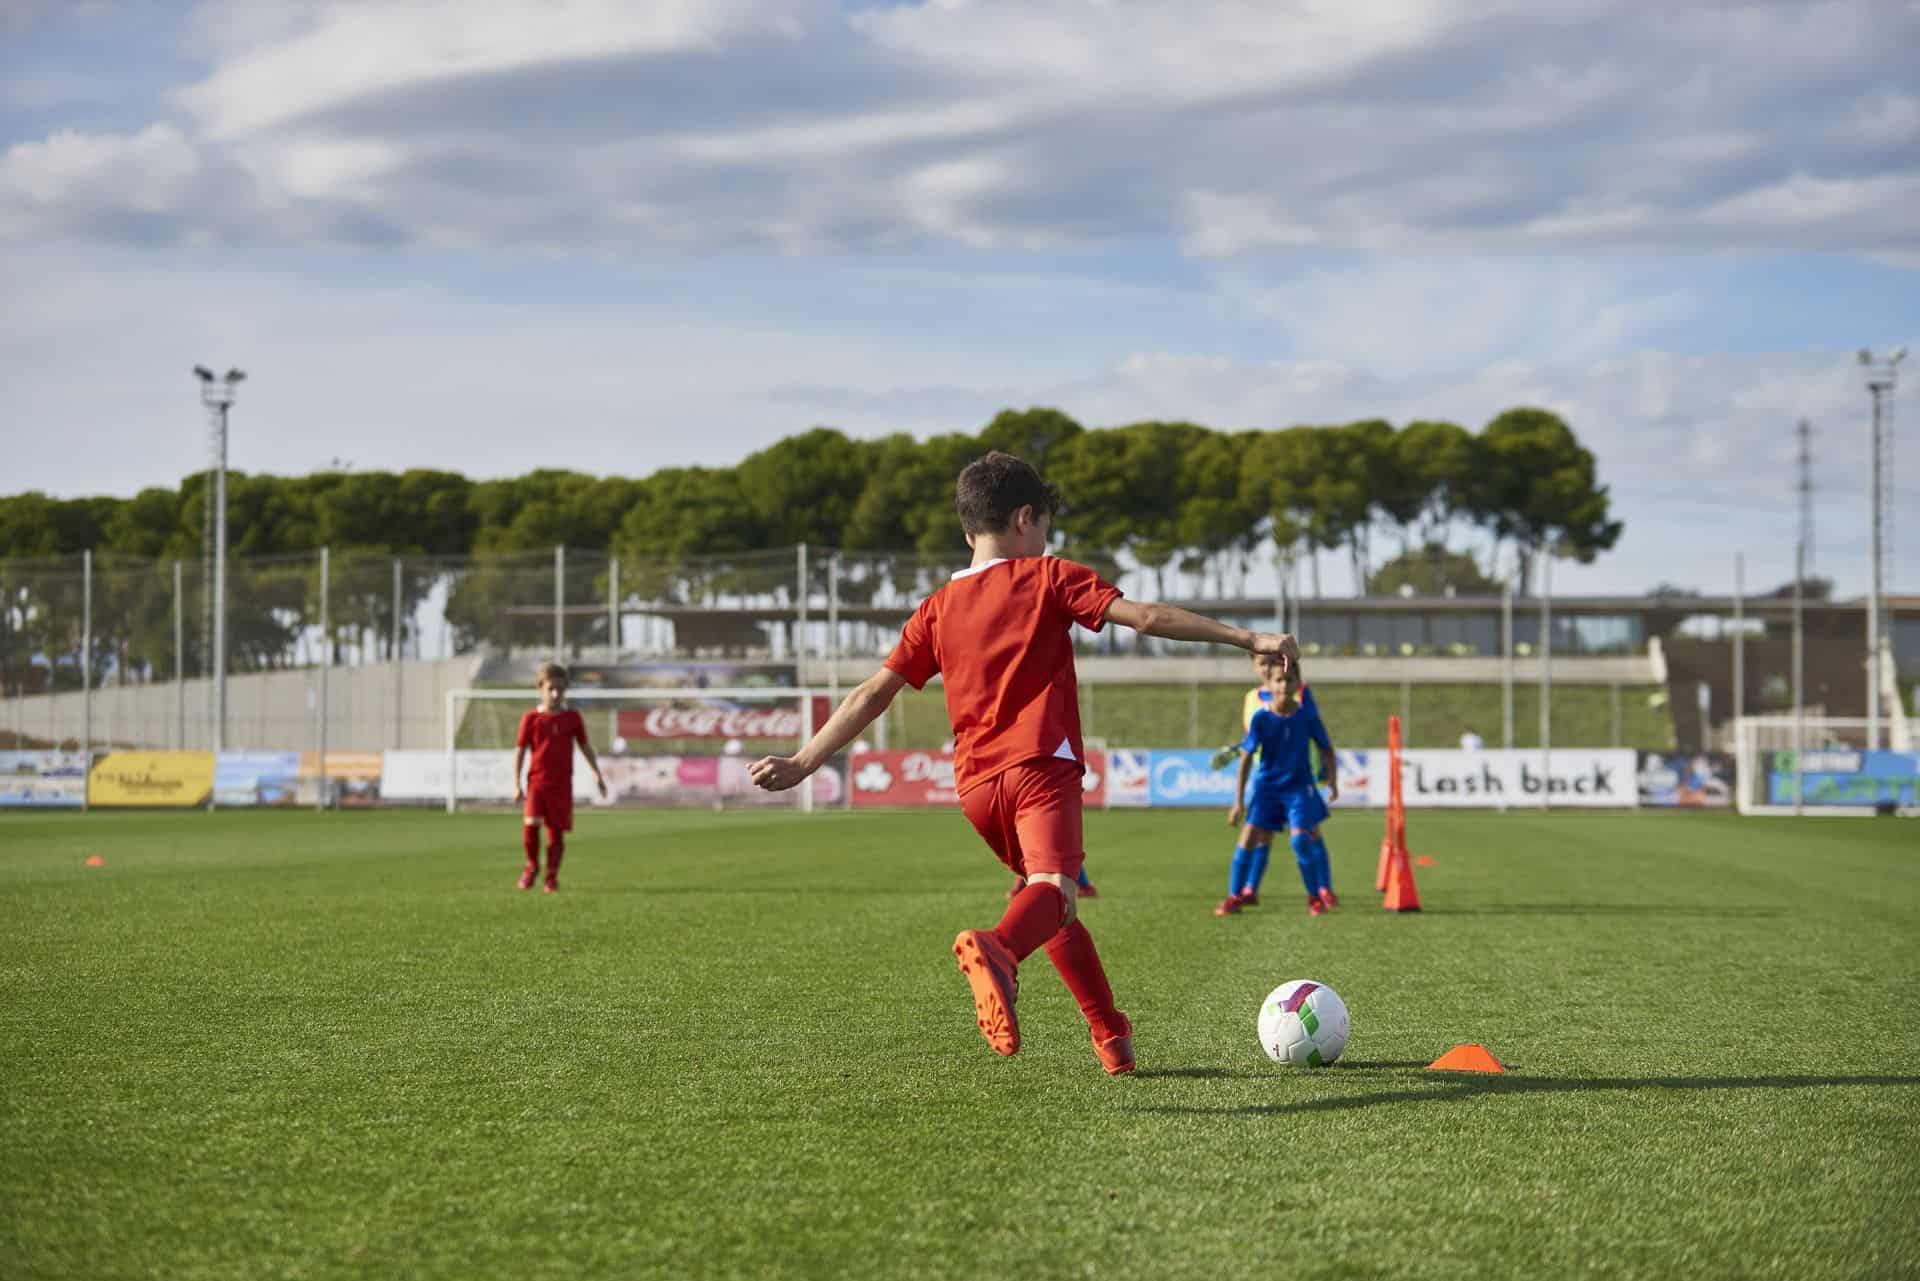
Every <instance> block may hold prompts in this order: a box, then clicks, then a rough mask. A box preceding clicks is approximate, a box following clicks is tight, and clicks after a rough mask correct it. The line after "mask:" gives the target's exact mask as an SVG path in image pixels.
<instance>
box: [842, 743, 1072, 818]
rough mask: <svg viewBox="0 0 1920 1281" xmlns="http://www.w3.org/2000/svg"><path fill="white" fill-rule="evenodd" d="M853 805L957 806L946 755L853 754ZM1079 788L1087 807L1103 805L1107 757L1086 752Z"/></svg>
mask: <svg viewBox="0 0 1920 1281" xmlns="http://www.w3.org/2000/svg"><path fill="white" fill-rule="evenodd" d="M849 771H850V773H851V775H852V787H853V804H854V805H855V807H857V808H867V807H878V806H883V805H911V806H924V805H958V804H959V803H960V794H959V793H958V792H956V791H955V790H954V785H953V754H952V753H950V752H923V751H912V752H897V751H896V752H856V753H855V754H854V755H853V757H852V760H851V764H850V765H849ZM1080 787H1081V792H1082V795H1083V796H1084V797H1085V802H1086V805H1087V806H1088V807H1089V808H1097V807H1099V806H1103V805H1105V804H1107V754H1106V753H1105V752H1102V751H1091V750H1090V751H1088V753H1087V772H1086V773H1085V774H1084V775H1083V776H1082V777H1081V780H1080Z"/></svg>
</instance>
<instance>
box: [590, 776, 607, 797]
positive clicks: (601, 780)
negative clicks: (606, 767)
mask: <svg viewBox="0 0 1920 1281" xmlns="http://www.w3.org/2000/svg"><path fill="white" fill-rule="evenodd" d="M593 781H594V782H596V783H598V784H599V785H600V799H601V800H603V801H604V800H606V799H607V776H606V775H605V774H602V773H601V772H600V771H599V770H595V771H594V772H593Z"/></svg>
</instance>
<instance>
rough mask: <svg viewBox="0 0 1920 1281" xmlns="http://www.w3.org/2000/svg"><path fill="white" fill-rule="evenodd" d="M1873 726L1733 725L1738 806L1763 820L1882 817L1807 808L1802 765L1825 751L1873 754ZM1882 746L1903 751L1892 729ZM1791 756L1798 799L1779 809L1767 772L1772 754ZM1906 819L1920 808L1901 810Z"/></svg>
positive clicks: (1863, 722)
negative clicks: (1891, 737)
mask: <svg viewBox="0 0 1920 1281" xmlns="http://www.w3.org/2000/svg"><path fill="white" fill-rule="evenodd" d="M1872 732H1873V725H1872V722H1870V721H1868V720H1867V719H1866V718H1865V717H1860V716H1743V717H1741V718H1740V719H1739V720H1736V721H1735V722H1733V741H1734V802H1735V805H1736V808H1737V809H1738V810H1739V812H1740V813H1742V814H1746V815H1753V816H1761V817H1768V816H1771V817H1779V816H1787V817H1792V816H1794V815H1802V816H1808V815H1811V816H1814V817H1819V818H1872V817H1874V816H1875V815H1877V814H1879V813H1880V809H1879V807H1877V806H1872V805H1805V804H1801V803H1799V801H1798V798H1799V797H1800V795H1801V785H1800V782H1799V779H1800V768H1799V767H1800V763H1801V762H1802V761H1803V760H1804V759H1805V758H1806V757H1807V756H1808V755H1809V754H1814V755H1818V754H1819V753H1821V752H1829V751H1845V752H1858V751H1865V750H1868V748H1867V744H1868V742H1869V740H1870V736H1871V735H1872ZM1880 732H1881V736H1882V741H1880V742H1877V743H1874V744H1873V747H1874V749H1876V750H1898V749H1894V748H1892V747H1891V745H1890V744H1889V743H1888V742H1887V741H1885V740H1886V738H1887V737H1888V736H1887V727H1886V725H1885V724H1884V723H1882V725H1881V727H1880ZM1777 751H1790V752H1792V753H1793V754H1794V764H1795V769H1794V780H1795V781H1794V789H1793V793H1794V797H1795V803H1794V804H1791V805H1776V804H1774V803H1773V802H1772V800H1771V799H1770V797H1769V790H1768V783H1769V781H1770V780H1769V778H1768V776H1767V772H1766V770H1765V767H1764V764H1763V762H1764V759H1765V756H1766V754H1767V753H1770V752H1777ZM1894 813H1895V814H1898V815H1900V816H1902V817H1909V818H1910V817H1914V816H1916V815H1920V809H1896V810H1895V811H1894Z"/></svg>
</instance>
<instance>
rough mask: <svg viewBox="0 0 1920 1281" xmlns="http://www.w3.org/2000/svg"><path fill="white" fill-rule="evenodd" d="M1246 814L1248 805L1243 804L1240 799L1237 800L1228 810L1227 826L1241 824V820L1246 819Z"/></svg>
mask: <svg viewBox="0 0 1920 1281" xmlns="http://www.w3.org/2000/svg"><path fill="white" fill-rule="evenodd" d="M1246 816H1247V807H1246V806H1244V805H1242V804H1241V803H1240V802H1239V801H1235V802H1234V803H1233V808H1232V809H1230V810H1228V811H1227V826H1228V827H1238V826H1240V823H1241V820H1243V819H1245V818H1246Z"/></svg>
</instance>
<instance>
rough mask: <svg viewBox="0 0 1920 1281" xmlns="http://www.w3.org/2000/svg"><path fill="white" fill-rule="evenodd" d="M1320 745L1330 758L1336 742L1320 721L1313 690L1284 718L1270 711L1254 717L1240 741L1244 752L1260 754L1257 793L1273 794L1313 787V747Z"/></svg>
mask: <svg viewBox="0 0 1920 1281" xmlns="http://www.w3.org/2000/svg"><path fill="white" fill-rule="evenodd" d="M1315 743H1317V744H1319V745H1320V747H1321V749H1322V750H1324V751H1326V752H1327V753H1328V754H1329V755H1331V754H1332V752H1333V740H1332V739H1331V738H1329V737H1328V735H1327V727H1326V725H1325V724H1324V723H1323V722H1322V721H1321V719H1320V708H1319V707H1318V706H1317V705H1316V704H1315V703H1314V701H1313V691H1312V690H1307V689H1303V690H1301V691H1300V706H1299V707H1297V708H1295V709H1294V710H1293V711H1292V712H1289V713H1288V714H1287V715H1285V716H1282V715H1280V714H1279V713H1278V712H1274V711H1270V710H1268V709H1266V708H1262V709H1261V710H1259V711H1257V712H1255V713H1254V714H1253V720H1252V722H1251V723H1250V724H1249V725H1248V726H1247V736H1246V737H1245V738H1244V739H1242V740H1241V741H1240V748H1241V750H1242V751H1247V752H1252V751H1256V750H1257V751H1258V752H1259V753H1260V762H1259V765H1258V767H1257V768H1256V769H1255V771H1254V775H1253V779H1252V783H1253V788H1254V791H1256V792H1266V793H1269V794H1274V793H1283V792H1298V791H1302V790H1307V789H1311V788H1312V787H1313V760H1312V752H1311V750H1310V748H1311V745H1312V744H1315Z"/></svg>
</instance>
